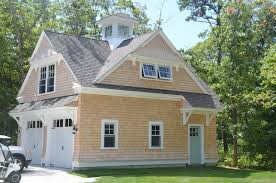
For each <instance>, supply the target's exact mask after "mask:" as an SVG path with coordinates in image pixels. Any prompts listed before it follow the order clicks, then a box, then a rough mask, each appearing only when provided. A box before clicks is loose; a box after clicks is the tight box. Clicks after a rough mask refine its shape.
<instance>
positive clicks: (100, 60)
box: [37, 30, 222, 108]
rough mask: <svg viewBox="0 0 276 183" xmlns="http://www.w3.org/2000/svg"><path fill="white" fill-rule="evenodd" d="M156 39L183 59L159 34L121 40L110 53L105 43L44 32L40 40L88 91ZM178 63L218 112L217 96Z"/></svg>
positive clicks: (219, 105) (190, 70) (189, 70)
mask: <svg viewBox="0 0 276 183" xmlns="http://www.w3.org/2000/svg"><path fill="white" fill-rule="evenodd" d="M157 35H160V36H161V37H162V38H163V39H164V41H165V42H166V43H167V44H168V46H169V47H170V48H171V49H172V51H174V52H175V53H176V54H177V55H178V56H179V58H182V57H181V55H180V54H179V53H178V51H177V50H176V48H175V47H174V46H173V44H172V43H171V42H170V41H169V40H168V38H167V37H166V36H165V35H164V33H163V32H162V31H160V30H156V31H152V32H149V33H147V34H144V35H141V36H137V37H134V38H130V39H127V40H124V41H123V42H122V43H121V44H120V45H119V46H118V47H117V48H116V49H114V50H113V51H112V50H111V49H110V47H109V44H108V42H107V41H103V40H96V39H92V38H86V37H80V36H74V35H68V34H63V33H56V32H50V31H44V33H42V35H41V36H46V37H47V39H48V40H49V41H50V44H51V46H53V48H54V49H55V51H56V52H58V53H60V54H62V56H63V57H64V60H65V62H66V63H67V64H68V66H69V68H70V69H71V71H72V72H73V74H74V75H75V77H76V79H77V81H78V82H79V84H80V85H81V86H84V87H91V86H95V84H96V83H98V82H99V80H100V79H101V78H104V77H105V76H107V75H109V74H110V73H111V72H112V71H113V70H115V69H116V68H117V67H118V66H119V65H120V63H123V62H124V61H125V60H126V58H127V57H128V56H129V55H130V54H132V53H133V52H134V51H136V50H137V49H139V48H142V47H143V46H145V45H146V44H148V43H149V42H150V41H151V40H152V39H153V38H154V37H156V36H157ZM40 39H41V38H40ZM37 47H38V45H37ZM181 63H184V64H185V65H186V67H185V69H186V71H187V72H188V73H189V74H190V75H191V77H192V78H193V79H194V80H195V81H196V82H197V84H198V85H199V86H200V88H202V89H203V91H206V92H205V93H207V94H210V96H211V97H212V99H213V101H214V106H215V107H217V108H221V107H222V106H221V104H220V102H219V98H218V96H217V95H216V94H215V93H214V92H213V91H212V90H211V89H210V88H209V87H208V85H207V84H206V83H205V82H204V81H202V80H201V79H200V78H199V77H198V76H197V74H196V72H195V71H194V70H193V68H192V67H191V66H190V65H189V64H188V63H186V62H184V61H183V62H182V61H181Z"/></svg>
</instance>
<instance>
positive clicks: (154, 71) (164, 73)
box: [142, 63, 172, 80]
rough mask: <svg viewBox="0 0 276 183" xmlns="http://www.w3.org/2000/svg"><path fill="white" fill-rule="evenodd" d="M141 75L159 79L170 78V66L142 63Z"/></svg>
mask: <svg viewBox="0 0 276 183" xmlns="http://www.w3.org/2000/svg"><path fill="white" fill-rule="evenodd" d="M142 77H143V78H153V79H159V80H172V67H171V66H166V65H158V64H148V63H143V64H142Z"/></svg>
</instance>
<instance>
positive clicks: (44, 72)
mask: <svg viewBox="0 0 276 183" xmlns="http://www.w3.org/2000/svg"><path fill="white" fill-rule="evenodd" d="M54 90H55V65H54V64H53V65H49V66H47V67H41V68H40V80H39V94H43V93H49V92H53V91H54Z"/></svg>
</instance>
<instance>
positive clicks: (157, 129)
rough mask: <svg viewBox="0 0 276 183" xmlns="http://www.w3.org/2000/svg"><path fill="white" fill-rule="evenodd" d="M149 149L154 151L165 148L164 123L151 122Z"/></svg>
mask: <svg viewBox="0 0 276 183" xmlns="http://www.w3.org/2000/svg"><path fill="white" fill-rule="evenodd" d="M149 147H150V148H152V149H154V148H157V149H160V148H163V123H162V122H150V126H149Z"/></svg>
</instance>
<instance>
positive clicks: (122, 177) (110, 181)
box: [73, 167, 276, 183]
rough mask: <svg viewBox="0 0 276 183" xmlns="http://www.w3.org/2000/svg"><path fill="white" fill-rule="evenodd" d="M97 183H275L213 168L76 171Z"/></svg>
mask: <svg viewBox="0 0 276 183" xmlns="http://www.w3.org/2000/svg"><path fill="white" fill-rule="evenodd" d="M73 174H75V175H78V176H82V177H99V179H98V181H97V183H230V182H231V183H232V182H233V183H276V172H275V171H274V172H271V171H255V170H236V169H227V168H221V167H212V168H181V167H179V168H128V169H91V170H80V171H75V172H73Z"/></svg>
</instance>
